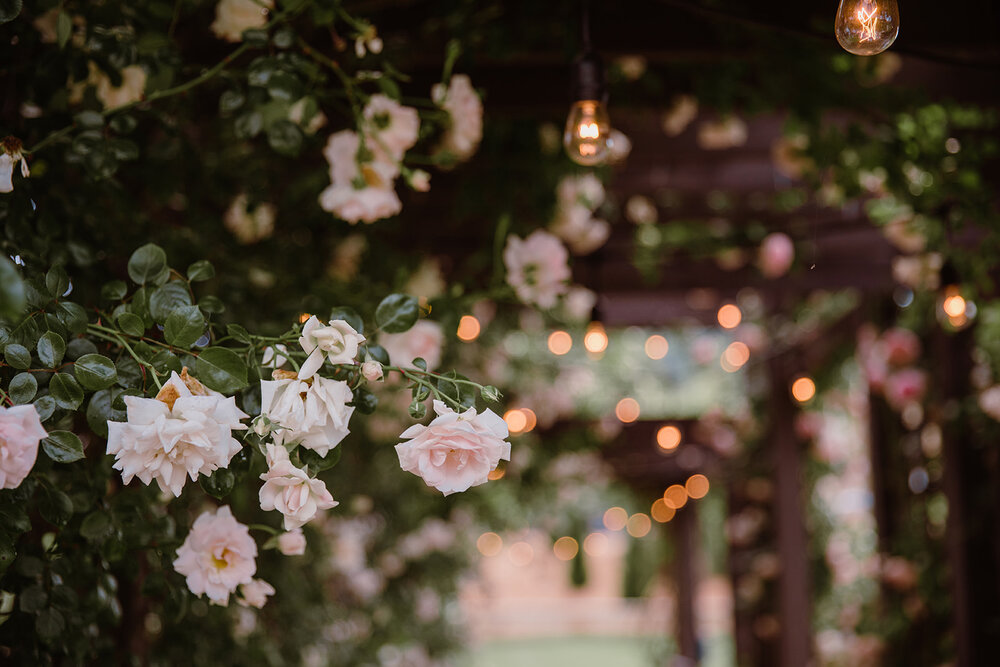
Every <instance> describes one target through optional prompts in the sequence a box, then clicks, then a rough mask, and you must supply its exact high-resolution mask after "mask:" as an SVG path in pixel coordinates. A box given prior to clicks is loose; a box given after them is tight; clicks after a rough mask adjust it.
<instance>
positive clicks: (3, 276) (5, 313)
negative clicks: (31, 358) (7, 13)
mask: <svg viewBox="0 0 1000 667" xmlns="http://www.w3.org/2000/svg"><path fill="white" fill-rule="evenodd" d="M0 22H2V21H0ZM26 305H27V296H26V294H25V290H24V281H23V280H22V279H21V272H20V271H18V270H17V267H16V266H15V265H14V262H12V261H10V260H9V259H7V256H6V255H4V254H2V253H0V318H3V317H9V318H11V319H16V318H17V317H18V316H19V315H20V314H21V313H23V312H24V308H25V306H26Z"/></svg>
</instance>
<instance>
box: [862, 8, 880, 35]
mask: <svg viewBox="0 0 1000 667" xmlns="http://www.w3.org/2000/svg"><path fill="white" fill-rule="evenodd" d="M858 23H860V24H861V41H862V42H872V41H875V40H876V39H878V5H876V6H874V7H872V8H871V9H870V10H866V9H865V8H864V7H858Z"/></svg>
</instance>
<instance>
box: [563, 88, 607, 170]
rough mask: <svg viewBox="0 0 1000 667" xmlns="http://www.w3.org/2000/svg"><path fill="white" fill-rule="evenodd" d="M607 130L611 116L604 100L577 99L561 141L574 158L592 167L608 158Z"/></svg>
mask: <svg viewBox="0 0 1000 667" xmlns="http://www.w3.org/2000/svg"><path fill="white" fill-rule="evenodd" d="M610 134H611V120H610V119H609V118H608V110H607V109H606V108H605V107H604V104H602V103H601V102H598V101H596V100H580V101H579V102H576V103H574V104H573V107H572V108H571V109H570V110H569V117H568V118H567V119H566V133H565V134H564V135H563V145H564V146H566V152H567V153H568V154H569V157H570V159H571V160H573V162H576V163H577V164H581V165H583V166H585V167H591V166H593V165H596V164H601V163H602V162H604V161H605V160H607V159H608V154H609V153H610V147H609V146H608V137H609V136H610Z"/></svg>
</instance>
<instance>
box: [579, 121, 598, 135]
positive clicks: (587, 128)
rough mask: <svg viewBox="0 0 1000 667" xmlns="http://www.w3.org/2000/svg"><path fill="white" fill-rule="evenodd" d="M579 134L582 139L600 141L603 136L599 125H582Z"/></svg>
mask: <svg viewBox="0 0 1000 667" xmlns="http://www.w3.org/2000/svg"><path fill="white" fill-rule="evenodd" d="M577 134H579V135H580V138H581V139H598V138H600V136H601V129H600V127H598V125H597V123H580V127H579V129H578V130H577Z"/></svg>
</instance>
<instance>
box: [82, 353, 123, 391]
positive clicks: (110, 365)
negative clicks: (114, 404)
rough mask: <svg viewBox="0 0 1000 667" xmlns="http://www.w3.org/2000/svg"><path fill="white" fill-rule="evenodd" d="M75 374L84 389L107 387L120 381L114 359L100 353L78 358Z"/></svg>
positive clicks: (92, 389)
mask: <svg viewBox="0 0 1000 667" xmlns="http://www.w3.org/2000/svg"><path fill="white" fill-rule="evenodd" d="M73 374H74V375H76V379H77V381H78V382H79V383H80V384H81V385H83V387H84V389H89V390H90V391H98V390H100V389H107V388H108V387H110V386H111V385H113V384H114V383H115V382H117V381H118V371H117V370H116V369H115V364H114V362H113V361H111V360H110V359H108V358H107V357H105V356H102V355H100V354H85V355H83V356H82V357H80V358H79V359H77V360H76V363H75V364H74V366H73Z"/></svg>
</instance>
